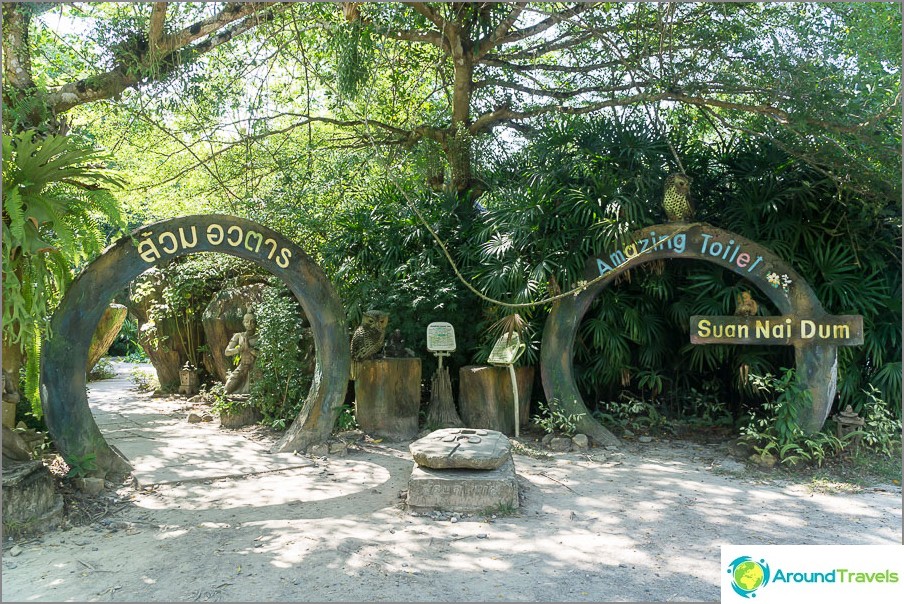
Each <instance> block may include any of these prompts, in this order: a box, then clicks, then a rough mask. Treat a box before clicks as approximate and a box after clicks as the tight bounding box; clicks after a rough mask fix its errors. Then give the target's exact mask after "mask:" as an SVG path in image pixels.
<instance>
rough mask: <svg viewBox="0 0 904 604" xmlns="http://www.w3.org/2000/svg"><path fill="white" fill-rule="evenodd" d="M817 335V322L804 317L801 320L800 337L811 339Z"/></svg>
mask: <svg viewBox="0 0 904 604" xmlns="http://www.w3.org/2000/svg"><path fill="white" fill-rule="evenodd" d="M815 335H816V323H814V322H813V321H811V320H809V319H802V320H801V322H800V337H801V338H803V339H805V340H809V339H810V338H812V337H813V336H815Z"/></svg>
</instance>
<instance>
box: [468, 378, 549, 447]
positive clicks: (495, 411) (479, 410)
mask: <svg viewBox="0 0 904 604" xmlns="http://www.w3.org/2000/svg"><path fill="white" fill-rule="evenodd" d="M458 375H459V380H460V381H459V386H458V406H459V407H460V408H461V417H462V419H463V420H464V422H465V425H466V426H467V427H468V428H484V429H487V430H498V431H499V432H502V433H504V434H508V435H509V436H511V435H514V434H515V401H514V398H515V393H514V392H512V379H511V376H510V375H509V370H508V368H507V367H487V366H485V365H468V366H466V367H462V368H461V370H460V371H459V374H458ZM515 379H516V380H517V382H518V398H519V405H518V419H519V425H520V426H521V427H524V426H527V422H528V419H529V414H530V396H531V391H532V390H533V384H534V368H533V367H517V368H516V369H515Z"/></svg>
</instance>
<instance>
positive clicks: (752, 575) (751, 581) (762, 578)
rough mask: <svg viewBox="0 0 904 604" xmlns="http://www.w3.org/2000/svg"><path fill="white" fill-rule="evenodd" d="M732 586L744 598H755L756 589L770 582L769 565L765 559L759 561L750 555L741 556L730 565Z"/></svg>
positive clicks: (729, 572) (729, 571)
mask: <svg viewBox="0 0 904 604" xmlns="http://www.w3.org/2000/svg"><path fill="white" fill-rule="evenodd" d="M728 574H729V575H731V588H732V589H734V591H735V593H736V594H738V595H739V596H741V597H744V598H755V597H756V593H754V592H756V590H758V589H760V588H761V587H765V586H766V584H768V583H769V565H768V564H766V561H765V560H760V561H759V562H757V561H756V560H754V559H753V558H751V557H750V556H740V557H738V558H735V559H734V560H732V562H731V564H729V565H728Z"/></svg>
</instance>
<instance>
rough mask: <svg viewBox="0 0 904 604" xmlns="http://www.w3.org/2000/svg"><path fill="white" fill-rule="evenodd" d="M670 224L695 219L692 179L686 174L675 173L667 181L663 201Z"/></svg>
mask: <svg viewBox="0 0 904 604" xmlns="http://www.w3.org/2000/svg"><path fill="white" fill-rule="evenodd" d="M662 206H663V207H664V208H665V215H666V216H667V217H668V219H669V222H687V221H689V220H693V219H694V204H693V203H691V179H690V177H689V176H688V175H686V174H678V173H677V172H676V173H673V174H669V176H668V178H666V179H665V195H664V197H663V199H662Z"/></svg>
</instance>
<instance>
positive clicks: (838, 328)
mask: <svg viewBox="0 0 904 604" xmlns="http://www.w3.org/2000/svg"><path fill="white" fill-rule="evenodd" d="M832 332H833V333H832V336H833V337H834V338H835V339H836V340H842V339H845V340H846V339H849V338H850V337H851V326H850V325H834V326H833V329H832Z"/></svg>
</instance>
